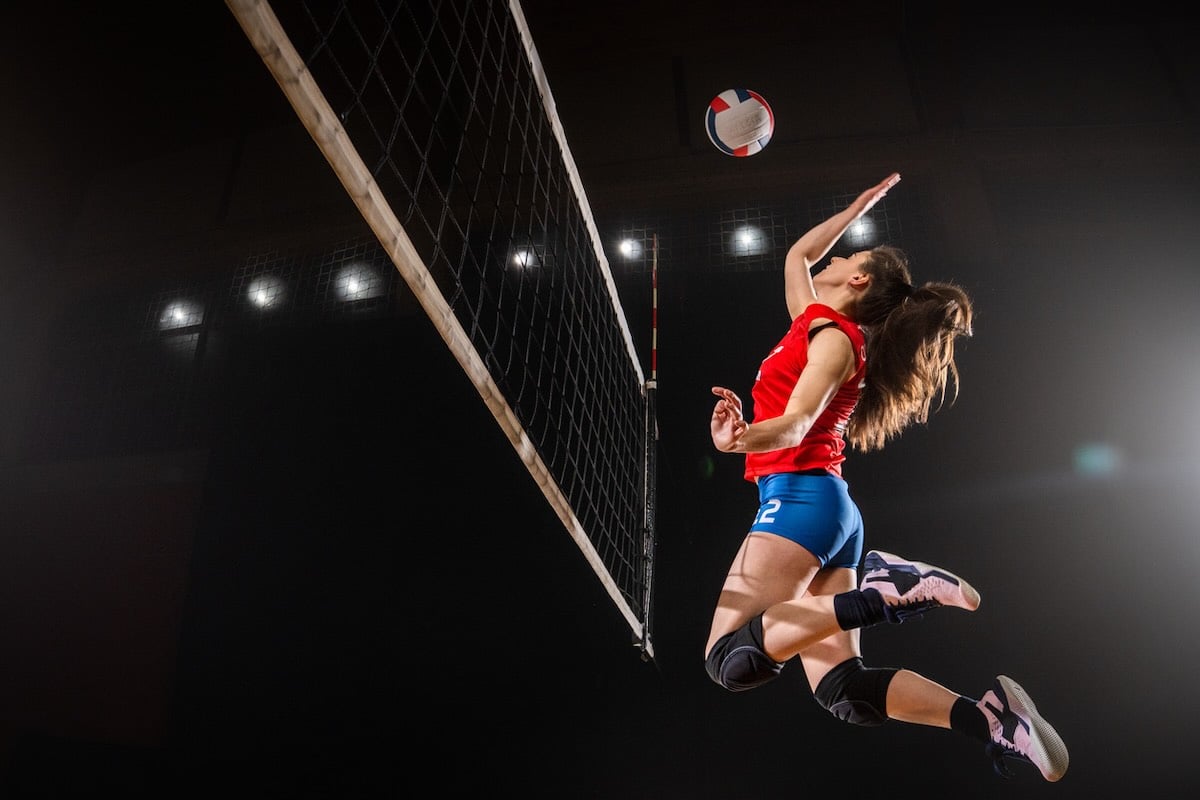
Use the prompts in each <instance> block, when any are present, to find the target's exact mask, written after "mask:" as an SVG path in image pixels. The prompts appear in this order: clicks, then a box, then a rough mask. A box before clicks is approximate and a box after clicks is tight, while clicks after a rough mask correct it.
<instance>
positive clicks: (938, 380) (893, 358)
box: [846, 245, 973, 451]
mask: <svg viewBox="0 0 1200 800" xmlns="http://www.w3.org/2000/svg"><path fill="white" fill-rule="evenodd" d="M865 269H866V271H867V272H868V273H869V274H870V276H871V283H870V286H869V287H868V288H867V290H866V292H864V293H863V296H862V297H860V298H859V299H858V301H857V302H856V303H855V307H854V309H853V313H852V314H851V316H852V317H853V318H854V320H855V322H857V323H858V324H859V325H862V326H863V328H864V329H865V330H866V333H867V372H866V384H865V385H864V386H863V390H862V395H861V396H860V397H859V400H858V405H857V406H856V407H855V409H854V413H853V414H851V416H850V420H849V423H848V426H847V431H846V436H847V438H848V439H849V441H850V443H851V444H852V445H854V447H856V448H857V449H859V450H862V451H870V450H878V449H880V448H882V447H883V446H884V445H885V444H886V443H887V442H888V441H889V440H890V439H892V438H893V437H895V436H896V435H898V434H899V433H900V432H901V431H903V430H904V429H905V428H907V427H908V426H909V425H910V424H912V423H914V422H915V423H921V424H924V423H925V422H927V421H928V420H929V414H930V412H931V411H933V410H936V409H937V408H940V407H941V406H942V404H943V403H944V402H946V399H947V398H949V402H951V403H953V402H954V400H955V399H956V398H957V397H958V366H957V365H956V364H955V363H954V342H955V340H956V339H958V337H960V336H970V335H971V320H972V315H973V310H972V306H971V298H970V297H969V296H968V295H967V293H966V292H965V291H964V290H963V289H962V287H960V286H957V285H956V284H953V283H942V282H929V283H925V284H923V285H922V286H920V287H919V288H914V287H913V285H912V274H911V273H910V272H909V269H908V257H907V256H906V255H905V253H904V252H903V251H902V250H899V249H897V248H895V247H890V246H887V245H882V246H880V247H876V248H874V249H873V250H872V251H871V257H870V259H869V260H868V261H867V262H866V264H865ZM935 401H936V402H937V405H936V406H935V405H934V402H935Z"/></svg>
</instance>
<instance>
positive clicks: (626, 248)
mask: <svg viewBox="0 0 1200 800" xmlns="http://www.w3.org/2000/svg"><path fill="white" fill-rule="evenodd" d="M617 250H619V251H620V253H621V255H622V256H624V257H625V258H627V259H629V260H630V261H632V260H633V259H635V258H640V257H641V255H642V243H641V242H639V241H637V240H635V239H622V240H621V243H620V244H619V245H617Z"/></svg>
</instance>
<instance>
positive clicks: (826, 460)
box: [745, 303, 867, 481]
mask: <svg viewBox="0 0 1200 800" xmlns="http://www.w3.org/2000/svg"><path fill="white" fill-rule="evenodd" d="M814 319H829V320H831V321H833V322H835V323H836V324H837V326H838V327H839V328H841V329H842V330H843V331H844V332H845V334H846V335H847V336H849V337H850V344H851V345H852V346H853V347H854V374H853V375H851V376H850V379H849V380H848V381H846V382H845V383H844V384H842V386H841V387H840V388H839V389H838V390H837V393H836V394H834V396H833V399H832V400H830V402H829V405H828V406H827V407H826V409H825V410H824V411H822V412H821V415H820V416H819V417H817V419H816V421H815V422H814V423H813V426H812V428H810V429H809V431H808V433H807V434H806V435H805V437H804V440H803V441H802V442H800V444H798V445H797V446H795V447H788V448H785V449H783V450H771V451H768V452H766V453H747V454H746V473H745V476H746V480H748V481H754V480H755V479H756V478H757V477H758V476H759V475H771V474H774V473H777V472H800V471H802V470H808V469H824V470H828V471H829V472H831V473H833V474H834V475H839V476H840V475H841V474H842V462H843V461H845V460H846V456H845V455H844V452H843V451H844V450H845V448H846V440H845V438H844V435H845V432H846V423H847V422H848V421H849V419H850V412H852V411H854V406H855V405H856V404H857V403H858V397H859V394H860V392H861V391H862V385H863V377H864V375H865V374H866V364H867V340H866V336H865V335H864V334H863V330H862V328H860V327H859V326H858V324H857V323H855V322H853V321H852V320H850V319H849V318H848V317H845V316H843V315H842V314H839V313H838V312H837V311H834V310H833V309H832V308H830V307H829V306H826V305H821V304H820V303H812V304H811V305H809V307H808V308H806V309H804V313H802V314H801V315H800V316H798V317H796V319H794V320H793V321H792V327H791V328H789V329H788V332H787V334H786V335H785V336H784V337H783V339H782V340H780V342H779V344H777V345H775V347H774V349H772V350H771V352H770V353H768V354H767V357H766V358H764V359H763V361H762V364H761V365H759V368H758V375H757V376H756V377H755V378H754V388H753V390H752V391H751V393H750V396H751V398H752V399H753V401H754V419H753V420H751V422H754V421H758V420H764V419H772V418H774V417H778V416H780V415H781V414H783V412H784V409H785V408H787V401H788V398H789V397H791V394H792V389H794V388H795V387H796V381H797V380H799V379H800V372H801V371H802V370H803V369H804V367H805V365H806V364H808V328H809V325H811V324H812V321H813V320H814Z"/></svg>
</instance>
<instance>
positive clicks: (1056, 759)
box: [975, 675, 1070, 781]
mask: <svg viewBox="0 0 1200 800" xmlns="http://www.w3.org/2000/svg"><path fill="white" fill-rule="evenodd" d="M975 705H976V706H978V708H979V710H980V711H982V712H983V715H984V716H985V717H987V721H988V728H989V729H990V730H991V734H992V741H991V742H990V743H988V745H987V753H988V755H990V756H991V757H992V759H993V764H994V766H995V768H996V771H997V772H998V773H1000V774H1001V775H1003V776H1005V777H1012V771H1011V770H1009V769H1008V766H1007V765H1006V764H1005V763H1004V762H1005V759H1016V760H1018V761H1028V762H1029V763H1031V764H1033V765H1034V766H1035V767H1037V768H1038V771H1039V772H1041V773H1042V777H1043V778H1045V779H1046V780H1048V781H1057V780H1059V779H1060V778H1062V776H1063V775H1065V774H1066V772H1067V764H1068V763H1069V761H1070V756H1069V755H1068V754H1067V746H1066V744H1064V743H1063V740H1062V737H1061V736H1059V735H1058V732H1057V731H1055V730H1054V728H1053V727H1052V726H1051V725H1050V723H1049V722H1046V720H1044V719H1043V718H1042V716H1041V715H1040V714H1038V710H1037V706H1035V705H1034V704H1033V701H1032V700H1030V699H1029V695H1027V694H1026V693H1025V690H1024V689H1022V688H1021V687H1020V686H1019V685H1018V684H1017V682H1016V681H1014V680H1013V679H1012V678H1009V677H1007V676H1005V675H1001V676H999V677H998V678H996V682H995V684H994V685H993V686H992V688H991V689H989V690H988V692H987V693H986V694H984V696H983V699H981V700H980V701H979V702H978V703H976V704H975Z"/></svg>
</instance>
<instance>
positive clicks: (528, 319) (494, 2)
mask: <svg viewBox="0 0 1200 800" xmlns="http://www.w3.org/2000/svg"><path fill="white" fill-rule="evenodd" d="M226 2H227V5H228V6H229V8H230V10H231V11H232V12H233V14H234V16H235V17H236V18H237V20H238V23H239V24H240V25H241V27H242V29H243V31H244V32H245V33H246V36H247V37H248V38H249V40H250V42H251V44H252V45H253V46H254V48H255V50H256V51H257V52H258V54H259V55H260V56H261V57H262V59H263V61H264V63H265V64H266V66H267V68H268V69H269V70H270V72H271V73H272V75H273V76H274V78H275V80H276V82H277V83H278V84H279V86H280V88H281V89H282V90H283V92H284V93H285V94H286V96H287V98H288V101H289V102H290V103H291V105H292V107H293V108H294V110H295V112H296V114H297V116H298V117H299V119H300V121H301V122H302V123H303V124H304V126H305V127H306V128H307V130H308V132H309V133H310V134H311V136H312V138H313V140H314V142H315V143H316V145H317V146H318V147H319V148H320V150H321V152H322V153H323V154H324V156H325V158H326V160H327V161H328V163H329V165H330V166H331V167H332V169H333V170H334V172H335V173H336V174H337V176H338V179H339V180H340V181H341V183H342V186H343V187H344V188H345V190H346V192H347V193H348V194H349V196H350V198H351V199H352V200H353V202H354V203H355V205H356V206H357V208H358V210H359V212H360V213H361V214H362V216H363V218H364V220H365V221H366V222H367V224H368V225H369V226H370V228H371V230H372V231H373V232H374V234H375V236H376V237H377V238H378V240H379V242H380V244H381V246H382V247H383V248H384V249H385V250H386V251H387V253H388V254H389V256H390V258H391V261H392V263H393V264H394V265H395V268H396V270H397V271H398V272H399V274H400V275H401V276H402V277H403V278H404V280H405V282H406V283H407V284H408V287H409V289H411V291H412V293H413V295H414V296H415V298H416V299H417V301H418V302H419V303H420V305H421V307H422V308H423V309H424V311H425V313H426V314H427V315H428V317H429V319H430V321H431V322H432V323H433V325H434V326H435V327H436V329H437V331H438V332H439V333H440V335H441V337H442V338H443V340H444V341H445V343H446V345H447V347H448V348H449V349H450V351H451V353H452V354H453V356H454V358H455V359H456V360H457V361H458V363H459V364H460V365H461V366H462V369H463V371H464V372H465V373H466V375H467V376H468V378H469V379H470V381H471V383H472V384H473V385H474V387H475V388H476V389H477V390H478V392H479V395H480V397H481V398H482V400H483V402H484V403H485V404H486V405H487V408H488V409H489V410H490V412H491V414H492V416H493V417H494V418H495V420H496V423H497V424H498V425H499V426H500V428H501V429H502V430H503V431H504V433H505V435H506V436H507V438H508V439H509V441H510V442H511V443H512V446H513V448H514V450H515V452H516V454H517V456H518V457H519V458H520V461H521V462H522V463H523V464H524V465H525V467H526V468H527V469H528V471H529V473H530V475H531V476H532V477H533V479H534V480H535V481H536V482H537V485H538V486H539V487H540V489H541V491H542V493H543V494H544V495H545V498H546V500H547V502H549V503H550V505H551V507H552V508H553V509H554V511H555V513H556V515H557V516H558V518H559V519H560V520H561V521H562V523H563V526H564V527H565V528H566V531H567V533H568V534H569V535H570V536H571V537H572V539H573V540H574V541H575V543H576V544H577V545H578V546H579V549H580V551H581V552H582V553H583V556H584V557H585V558H586V559H587V561H588V563H589V564H590V566H591V568H592V569H593V570H594V572H595V574H596V576H597V577H598V578H599V580H600V581H601V583H602V584H603V586H604V588H605V589H606V591H607V592H608V594H609V596H610V597H611V598H612V601H613V603H614V604H615V605H616V607H617V609H618V610H619V612H620V613H621V614H622V615H623V616H624V618H625V619H626V621H627V622H628V624H629V626H630V628H631V629H632V631H633V635H634V641H635V643H636V644H637V645H638V646H639V647H640V648H641V651H642V656H643V658H647V659H650V658H653V655H654V652H653V641H652V637H651V620H652V587H653V582H654V578H653V575H654V541H655V531H654V509H655V440H656V421H655V411H654V406H655V404H654V392H655V389H656V386H655V383H656V380H655V377H654V375H653V374H652V375H651V378H650V380H647V379H646V376H645V375H644V374H643V371H642V368H641V366H640V361H639V358H638V356H637V352H636V349H635V347H634V344H633V337H632V336H631V334H630V331H629V326H628V323H627V320H626V316H625V313H624V311H623V309H622V306H621V302H620V298H619V296H618V292H617V289H616V285H615V283H614V281H613V277H612V273H611V270H610V268H609V264H608V261H607V259H606V257H605V254H604V250H603V247H602V245H601V240H600V237H599V233H598V231H597V228H596V223H595V220H594V219H593V217H592V212H591V209H590V207H589V205H588V201H587V196H586V194H585V192H584V188H583V186H582V183H581V181H580V178H579V174H578V171H577V170H576V168H575V164H574V161H573V159H572V156H571V152H570V149H569V148H568V146H567V143H566V138H565V136H564V133H563V128H562V124H561V121H560V120H559V118H558V115H557V113H556V111H555V105H554V100H553V95H552V94H551V91H550V87H549V84H548V82H547V80H546V76H545V75H544V74H543V71H542V69H541V65H540V62H539V59H538V55H537V51H536V48H535V47H534V43H533V41H532V38H531V36H530V32H529V29H528V26H527V25H526V24H525V19H524V16H523V14H522V11H521V7H520V4H519V2H517V0H411V1H410V0H377V1H376V2H355V0H340V1H339V0H303V2H293V1H291V0H289V2H287V3H283V4H280V7H279V8H278V9H275V8H272V6H271V5H270V4H269V3H268V2H266V0H226Z"/></svg>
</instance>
